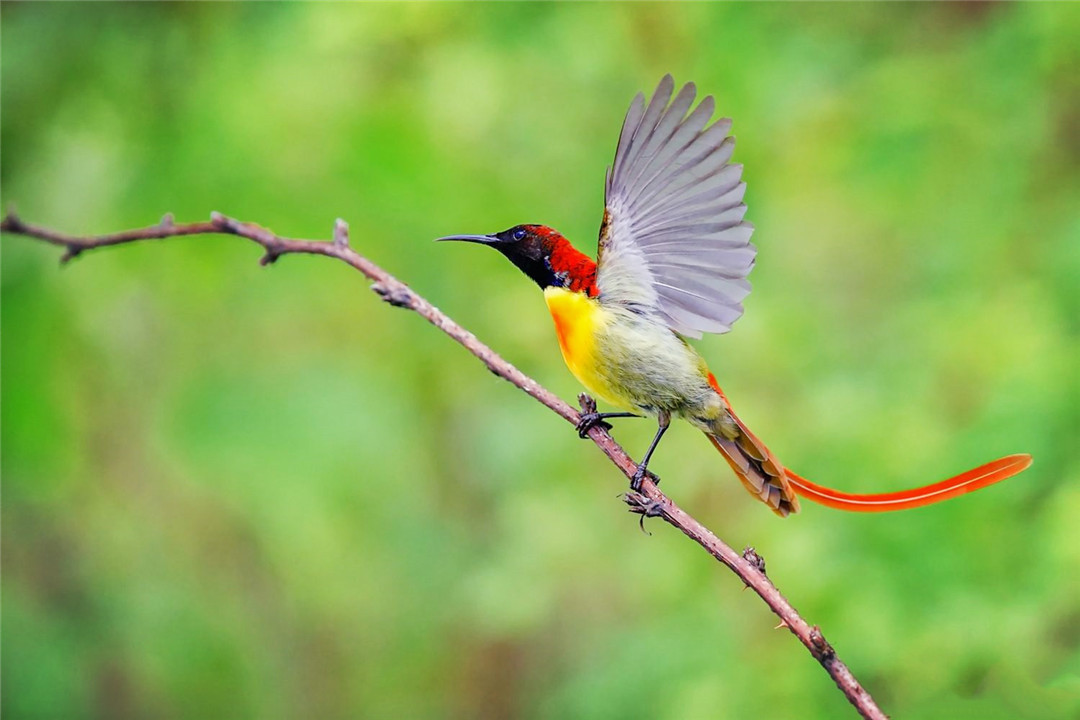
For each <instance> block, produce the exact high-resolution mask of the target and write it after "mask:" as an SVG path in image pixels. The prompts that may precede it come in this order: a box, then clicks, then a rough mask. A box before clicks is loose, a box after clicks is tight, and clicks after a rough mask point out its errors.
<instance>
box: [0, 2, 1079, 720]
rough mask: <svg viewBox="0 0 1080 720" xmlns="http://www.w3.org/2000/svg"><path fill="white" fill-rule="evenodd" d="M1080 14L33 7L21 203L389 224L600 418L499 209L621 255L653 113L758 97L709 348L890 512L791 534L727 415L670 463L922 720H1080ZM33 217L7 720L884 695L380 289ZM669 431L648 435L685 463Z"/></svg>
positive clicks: (512, 218)
mask: <svg viewBox="0 0 1080 720" xmlns="http://www.w3.org/2000/svg"><path fill="white" fill-rule="evenodd" d="M1078 37H1080V6H1077V5H1068V4H1065V5H1053V4H1020V5H1013V4H1006V5H990V4H975V3H971V4H957V5H947V4H934V5H907V4H888V5H872V4H851V5H818V4H809V5H786V4H764V5H706V4H695V5H650V4H635V5H597V4H585V5H569V4H554V5H531V4H510V5H480V4H477V5H459V4H449V3H444V4H437V5H427V4H407V5H377V4H374V5H366V4H365V5H351V4H350V5H341V4H246V3H245V4H203V3H183V4H115V5H100V4H93V5H82V4H66V3H58V4H11V3H4V5H3V8H2V70H3V77H2V103H0V120H2V138H0V139H2V149H3V165H2V169H0V180H2V183H3V198H2V201H3V202H4V203H5V204H7V203H16V204H17V206H18V209H19V211H20V213H21V214H22V215H23V217H24V218H26V219H27V220H30V221H34V222H40V223H44V224H48V225H51V226H53V227H57V228H61V229H66V230H68V231H71V232H105V231H111V230H118V229H123V228H128V227H135V226H141V225H146V224H149V223H152V222H154V221H156V220H157V218H159V217H160V216H161V215H162V214H163V213H164V212H166V211H171V212H174V213H175V214H176V217H177V219H178V220H194V219H202V218H205V217H206V216H207V215H208V213H209V212H210V211H211V210H220V211H222V212H226V213H229V214H231V215H234V216H236V217H239V218H242V219H246V220H251V221H255V222H258V223H260V224H264V225H267V226H269V227H272V228H273V229H275V230H276V231H278V232H281V233H283V234H288V235H293V236H298V237H328V236H329V234H330V231H331V227H332V223H333V220H334V218H335V217H338V216H340V217H344V218H346V219H347V220H348V221H349V222H350V223H351V227H352V237H353V243H354V245H355V246H356V247H357V248H358V249H359V250H360V251H361V252H363V253H365V254H367V255H369V256H370V257H371V258H372V259H374V260H375V261H376V262H378V263H380V264H382V265H383V266H384V267H386V268H387V269H389V270H390V271H392V272H394V273H397V274H398V275H399V276H400V277H402V278H403V279H405V280H406V281H408V282H409V283H410V284H411V285H412V286H413V287H414V288H416V289H417V290H418V291H420V292H421V293H423V294H424V295H425V296H426V297H428V298H430V299H431V300H432V301H433V302H435V303H436V304H438V305H439V306H440V307H442V308H443V309H445V310H447V311H448V312H449V313H450V314H451V315H452V316H454V317H455V318H456V319H457V320H459V321H461V322H463V323H464V324H465V325H466V326H467V327H469V328H470V329H472V330H473V331H475V332H476V334H477V335H478V336H480V337H481V338H482V339H484V340H486V341H488V342H490V343H491V344H492V345H493V346H494V347H495V348H496V349H497V350H499V351H500V352H501V353H503V354H504V355H505V356H506V357H507V358H509V359H510V360H511V361H513V362H514V363H516V364H517V365H518V366H519V367H521V368H522V369H523V370H525V371H526V372H528V373H531V374H532V375H533V376H534V377H536V378H537V379H538V380H540V381H541V382H543V383H544V384H546V385H548V386H549V387H551V388H553V389H555V390H556V391H558V392H559V393H560V394H562V395H563V396H564V397H567V398H570V397H572V396H573V395H574V394H575V393H576V392H577V390H578V388H577V387H576V385H575V383H574V381H573V379H572V378H571V377H570V375H569V373H568V372H567V371H566V370H565V369H564V368H563V367H562V364H561V359H560V358H559V354H558V350H557V347H556V344H555V341H554V337H553V333H552V329H551V327H550V320H549V319H548V317H547V315H546V310H545V308H544V306H543V303H542V302H541V298H540V296H539V294H538V292H537V290H536V288H535V287H534V286H533V285H531V283H529V282H528V281H527V280H526V279H524V278H522V277H520V276H519V275H518V273H517V272H516V270H514V268H512V267H511V266H509V265H508V264H507V263H506V262H505V261H504V260H503V259H502V258H500V257H498V256H497V255H496V254H495V253H491V252H488V251H484V250H482V249H480V248H475V247H470V246H452V247H451V246H445V247H443V246H436V245H432V244H431V242H430V239H431V238H433V237H436V236H439V235H443V234H448V233H452V232H490V231H494V230H499V229H502V228H505V227H508V226H510V225H513V224H515V223H518V222H544V223H547V224H551V225H553V226H555V227H558V228H560V229H561V230H563V231H564V232H565V233H566V234H567V235H568V236H570V237H571V238H573V239H575V241H576V242H577V243H578V244H579V246H581V247H582V248H584V249H587V250H590V251H591V250H592V248H593V244H594V238H595V233H596V228H597V226H598V222H599V217H600V210H601V205H602V179H603V174H604V168H605V166H606V164H607V162H609V159H610V158H611V155H612V152H613V149H614V145H615V140H616V136H617V132H618V128H619V124H620V122H621V120H622V116H623V113H624V111H625V108H626V106H627V104H628V102H629V100H630V98H631V97H632V95H633V94H634V93H635V92H636V91H638V90H642V89H644V90H651V88H652V87H653V86H654V84H655V83H656V81H657V80H658V79H659V77H660V76H661V75H662V74H663V73H665V72H672V73H673V74H674V75H675V77H676V79H677V80H679V81H685V80H690V79H692V80H694V81H696V82H697V83H698V85H699V86H700V87H701V89H702V90H703V91H705V92H711V93H714V94H716V96H717V99H718V106H719V107H720V108H721V110H722V112H723V113H724V114H726V115H730V116H732V117H734V118H735V131H736V133H737V134H738V136H739V146H738V148H737V150H736V158H737V159H738V160H739V161H740V162H743V163H745V165H746V173H745V174H746V178H747V180H748V182H749V188H750V189H749V193H748V203H749V205H750V215H749V217H750V219H752V220H753V221H754V222H755V224H756V225H757V227H758V230H757V234H756V235H755V241H756V242H757V244H758V246H759V248H760V256H759V263H758V267H757V269H756V270H755V272H754V274H753V280H754V283H755V292H754V294H753V295H751V296H750V298H749V301H748V312H747V315H746V317H745V318H744V319H743V320H742V321H740V322H739V324H738V325H737V327H736V330H735V332H734V333H732V334H731V335H730V336H726V337H722V338H715V337H714V338H709V339H706V340H704V341H702V342H701V343H700V344H699V346H700V347H701V348H702V351H703V352H704V353H705V355H706V356H707V357H709V358H710V360H711V362H712V364H713V369H714V370H715V371H716V373H717V375H718V376H719V377H720V378H721V382H722V383H723V384H724V386H725V389H726V390H727V391H728V394H729V396H730V397H731V398H732V400H733V402H734V403H735V405H736V407H738V408H740V410H741V414H742V415H743V416H744V419H746V420H747V422H748V423H749V424H750V425H751V426H752V427H753V428H754V429H755V430H756V431H757V432H758V433H759V434H760V435H761V437H763V438H764V439H765V440H766V441H767V442H769V444H770V445H771V446H772V448H773V449H774V450H775V451H776V453H777V454H778V455H779V456H780V457H781V458H782V459H783V460H784V461H785V462H786V463H787V464H789V465H791V466H792V467H794V468H795V469H797V470H798V471H799V472H804V473H806V474H807V475H809V476H810V477H811V478H813V479H817V480H818V481H820V482H825V483H827V484H830V485H834V486H839V487H842V488H847V489H852V490H857V491H864V492H866V491H881V490H886V489H892V488H900V487H904V486H907V485H911V484H913V483H916V482H929V481H932V480H935V479H938V478H940V477H944V476H945V475H946V474H950V473H953V472H958V471H961V470H964V469H966V468H968V467H970V466H972V465H974V464H977V463H979V462H982V461H985V460H989V459H991V458H992V457H995V456H998V455H1002V454H1006V453H1011V452H1020V451H1028V452H1031V453H1032V454H1034V455H1035V458H1036V461H1035V465H1034V466H1033V467H1032V469H1031V470H1029V471H1028V472H1026V473H1025V474H1023V475H1022V476H1021V477H1019V478H1017V479H1015V480H1012V481H1010V482H1008V483H1006V484H1004V485H1001V486H996V487H994V488H992V489H989V490H986V491H983V492H980V493H978V494H977V495H972V496H968V497H965V498H963V499H961V500H958V501H953V502H949V503H946V504H944V505H941V506H937V507H931V508H925V509H921V510H917V511H912V512H908V513H901V514H897V515H891V516H890V515H883V516H852V515H845V514H841V513H837V512H834V511H830V510H828V509H824V508H820V507H816V506H809V507H806V508H805V511H804V512H803V513H802V514H801V515H798V516H795V517H792V518H790V519H788V520H786V521H781V520H779V519H777V518H776V517H774V516H773V515H772V513H770V512H768V511H767V510H766V509H765V508H764V507H762V506H761V505H760V504H758V503H757V502H755V501H754V500H753V499H751V498H750V497H748V496H747V495H746V493H745V492H744V491H743V489H742V488H741V487H740V485H739V483H737V482H735V480H734V478H733V477H732V476H731V474H730V472H729V470H728V469H727V467H726V465H725V463H724V462H723V461H722V460H721V459H720V458H719V457H717V456H716V455H715V453H714V452H713V451H712V450H711V449H710V448H709V446H708V443H706V442H705V441H704V440H703V439H701V438H700V437H698V436H697V434H696V433H694V432H692V431H691V430H689V429H688V428H686V427H681V428H679V429H678V430H675V431H673V432H672V433H671V434H670V435H669V436H668V440H667V441H666V443H665V447H664V448H662V449H661V451H660V453H659V455H658V457H657V460H656V463H655V466H654V467H655V469H656V470H657V472H658V473H659V474H660V475H662V476H663V477H665V478H666V484H665V487H666V488H667V490H668V492H670V493H671V494H672V495H673V496H674V497H675V498H677V499H678V500H679V501H680V502H681V503H682V504H683V505H684V507H686V508H687V509H688V510H689V511H691V512H693V513H694V514H695V515H697V516H698V517H699V518H701V519H702V520H703V521H705V522H706V523H707V524H708V525H710V526H711V527H713V528H715V529H716V530H717V531H718V532H719V533H720V534H721V535H723V536H724V537H725V538H727V540H728V541H730V542H731V543H733V544H736V545H737V546H740V547H741V546H742V545H743V544H751V543H752V544H753V545H754V546H755V547H756V548H757V549H758V550H759V551H760V552H761V553H762V555H763V556H764V557H765V558H766V559H767V561H768V567H769V572H770V574H771V576H772V577H773V578H774V579H775V580H776V581H777V583H778V584H779V585H780V587H781V588H782V589H783V590H784V591H785V592H786V593H787V595H788V596H789V597H790V598H791V600H792V601H793V602H794V603H795V605H796V606H797V607H799V609H800V610H801V611H802V612H803V613H805V615H806V617H807V618H809V619H810V620H811V621H813V622H817V623H820V624H821V625H822V626H823V627H824V628H825V630H826V633H827V635H828V637H829V638H830V639H831V640H832V641H833V643H834V644H835V646H836V647H837V649H838V650H839V652H840V653H841V654H842V656H843V657H844V659H845V660H846V661H847V662H848V663H849V664H850V665H851V667H852V668H853V669H854V670H855V672H856V673H857V674H858V675H859V677H860V679H862V680H863V681H864V682H865V683H866V685H867V686H868V687H869V688H870V690H871V691H872V692H873V693H874V694H875V695H876V697H877V698H878V699H879V701H880V702H881V703H882V704H883V706H884V707H885V708H886V709H887V710H888V711H889V712H890V713H893V714H895V716H896V717H903V718H942V719H945V718H948V719H950V720H953V719H956V718H979V719H980V720H992V719H994V718H1009V719H1015V718H1064V717H1077V716H1078V713H1080V650H1078V646H1080V521H1078V518H1080V485H1078V481H1080V453H1078V447H1080V443H1078V441H1077V431H1078V430H1080V369H1078V350H1080V347H1078V336H1080V321H1078V319H1077V318H1078V317H1080V213H1078V207H1080V206H1078V202H1077V201H1078V197H1080V184H1078V178H1080V171H1078V165H1080V132H1078V127H1080V81H1078V78H1080V52H1078V50H1077V48H1078V44H1077V38H1078ZM58 255H59V253H58V251H57V250H56V249H55V248H51V247H47V246H45V245H44V244H39V243H34V242H30V241H27V240H25V239H21V238H16V237H5V238H4V241H3V273H2V282H3V285H2V288H3V296H2V303H3V304H2V328H3V358H2V360H3V365H2V367H3V378H2V382H3V395H2V412H3V434H2V441H3V467H2V472H3V501H4V502H3V511H2V521H3V580H4V582H3V685H4V693H3V713H4V717H5V718H89V717H106V718H127V717H155V718H226V717H227V718H245V717H258V718H285V717H325V718H331V717H370V718H389V717H419V718H424V717H430V718H443V717H456V718H466V717H525V718H585V717H588V718H631V717H649V718H698V717H713V718H717V717H719V718H748V717H765V718H790V717H799V718H836V717H849V716H851V710H850V708H849V707H848V706H847V703H846V701H845V700H844V698H843V696H842V695H840V693H838V692H837V691H836V689H835V688H834V687H833V686H832V684H831V682H830V681H829V679H828V677H827V676H826V675H825V674H824V673H823V672H822V671H821V669H820V668H819V667H818V666H817V664H816V663H814V662H813V661H812V660H811V659H810V658H809V657H808V655H807V654H806V652H805V650H804V649H803V648H802V647H800V646H799V645H798V643H796V642H795V641H794V640H792V638H791V637H790V636H789V635H788V634H787V633H786V632H779V631H778V632H774V631H773V630H772V629H771V628H772V626H773V625H774V624H775V622H774V618H772V617H771V616H770V615H769V614H768V612H767V611H766V610H765V608H764V606H763V605H762V604H761V603H760V602H759V601H758V600H757V599H756V598H754V597H753V596H751V595H750V594H749V593H744V592H741V589H740V586H739V584H738V582H737V581H736V580H734V579H733V578H732V577H731V576H730V574H729V573H727V572H725V571H723V570H721V569H719V568H718V567H717V566H716V564H715V563H714V562H712V561H711V560H710V559H709V558H708V557H707V556H706V555H705V554H704V553H702V552H701V551H700V550H699V549H697V548H695V547H693V546H691V545H690V544H689V543H688V542H687V541H686V540H685V538H683V537H680V536H678V534H677V533H674V532H672V531H670V530H669V529H668V528H666V527H663V526H661V525H660V524H658V523H651V524H649V525H648V527H651V528H652V530H653V531H654V533H655V534H654V535H653V536H652V537H648V536H646V535H643V534H642V533H641V532H640V531H639V530H638V528H637V520H636V518H634V517H632V516H629V515H628V514H626V513H625V511H624V508H623V507H622V505H621V503H619V502H618V501H617V500H616V499H615V493H616V492H617V491H618V489H619V488H620V487H621V486H622V480H621V478H620V477H619V476H618V475H617V473H616V472H615V471H614V470H613V469H612V468H611V467H610V466H609V464H608V463H607V462H606V460H604V459H603V458H602V456H600V454H599V453H597V452H596V451H595V450H594V449H593V448H592V447H590V446H589V445H588V444H587V443H582V442H579V441H578V440H577V439H576V438H575V437H574V434H573V431H572V429H571V428H570V427H568V426H567V425H566V423H564V422H562V421H560V420H558V419H556V418H555V417H554V416H553V415H552V414H551V413H549V412H547V411H546V410H544V409H543V408H541V407H539V406H538V405H536V404H535V403H534V402H533V401H532V400H530V399H529V398H528V397H526V396H525V395H523V394H522V393H521V392H519V391H517V390H515V389H514V388H512V387H511V386H509V385H508V384H506V383H504V382H502V381H499V380H496V379H494V378H493V377H492V376H491V375H490V374H489V373H488V372H486V371H485V370H484V369H483V368H482V367H481V366H480V365H479V364H478V363H477V362H476V361H475V359H473V358H472V357H470V356H468V355H467V354H466V353H464V352H463V351H462V350H460V349H459V348H458V347H457V346H455V345H454V344H453V343H452V342H451V341H449V340H448V339H447V338H446V337H444V336H442V335H441V334H440V333H438V332H436V331H434V330H433V329H432V328H430V327H428V326H427V325H426V324H425V323H424V322H423V321H421V320H419V319H418V318H416V317H414V316H411V315H409V314H406V313H402V312H397V311H394V310H392V309H390V308H388V307H387V306H386V305H384V304H383V303H381V302H378V301H377V299H376V298H375V297H373V296H372V295H371V294H370V292H369V291H368V289H367V286H366V283H365V282H364V281H363V280H362V279H361V278H360V276H359V275H357V274H356V273H355V272H352V271H351V270H349V269H348V268H345V267H344V266H342V265H339V264H337V263H334V262H329V261H327V260H325V259H322V258H299V257H290V258H285V259H284V260H282V261H281V262H279V263H278V264H277V265H275V266H272V267H270V268H268V269H262V268H260V267H259V266H258V264H257V263H256V262H255V261H256V259H257V258H258V256H259V252H258V248H256V247H254V246H251V245H249V244H246V243H244V242H242V241H239V240H235V239H229V238H198V239H195V238H193V239H185V240H172V241H169V242H165V243H147V244H145V245H142V246H133V247H128V248H124V249H118V250H107V251H102V252H100V253H95V254H91V255H89V256H85V257H81V258H79V259H78V260H77V261H76V262H74V263H72V264H71V266H69V267H66V268H64V269H63V270H58V269H57V267H56V263H57V257H58ZM651 433H652V428H651V425H650V423H645V422H638V423H635V422H633V421H628V422H623V423H621V424H620V425H618V427H617V430H616V435H617V437H618V438H619V439H620V440H621V441H623V442H624V443H625V444H626V445H627V447H628V448H630V449H631V450H634V451H636V452H638V453H640V451H641V450H642V449H643V448H644V447H645V444H646V442H647V441H648V438H649V437H650V436H651Z"/></svg>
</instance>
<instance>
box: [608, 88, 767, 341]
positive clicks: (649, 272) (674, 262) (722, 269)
mask: <svg viewBox="0 0 1080 720" xmlns="http://www.w3.org/2000/svg"><path fill="white" fill-rule="evenodd" d="M673 90H674V81H673V80H672V78H671V76H670V75H665V76H664V78H663V80H661V81H660V85H659V86H658V87H657V88H656V92H655V93H653V96H652V99H651V100H650V101H649V103H648V105H646V104H645V97H644V95H642V94H641V93H638V95H637V96H636V97H635V98H634V101H633V103H632V104H631V105H630V110H629V111H628V112H627V114H626V120H625V121H624V122H623V127H622V132H621V133H620V135H619V145H618V148H617V149H616V151H615V162H614V164H613V165H612V167H611V168H609V169H608V174H607V185H606V191H605V209H604V222H603V224H602V225H601V228H600V248H599V251H598V268H597V286H598V288H599V290H600V294H601V296H602V297H603V298H605V299H607V300H611V301H614V302H619V303H624V304H628V305H635V306H639V307H640V306H645V307H647V308H651V309H653V310H655V311H657V312H658V313H659V314H660V315H661V316H662V318H663V319H664V320H665V321H666V322H667V324H668V325H669V326H670V327H671V329H672V330H674V331H676V332H678V333H680V334H682V335H686V336H689V337H701V333H703V332H709V333H724V332H727V331H728V330H730V329H731V325H732V324H733V323H734V322H735V321H736V320H738V319H739V317H740V316H741V315H742V313H743V307H742V300H743V298H744V297H746V295H747V294H748V293H749V292H750V282H749V281H748V280H747V279H746V276H747V275H748V274H749V273H750V269H751V268H752V267H753V266H754V256H755V254H756V253H757V250H756V249H755V248H754V246H753V245H752V244H751V243H750V235H751V233H752V232H753V230H754V226H753V225H751V224H750V223H748V222H745V221H743V215H745V214H746V205H744V204H743V202H742V200H743V195H744V193H745V192H746V183H744V182H742V181H741V177H742V166H741V165H733V164H731V163H729V162H728V161H729V160H730V159H731V153H732V150H733V149H734V147H735V138H733V137H729V136H728V131H730V130H731V120H729V119H726V118H723V119H720V120H717V121H716V122H715V123H713V124H712V125H709V120H710V119H711V118H712V114H713V108H714V102H713V98H712V96H711V95H710V96H707V97H705V98H704V99H703V100H702V101H701V102H700V103H699V104H698V106H697V107H696V108H694V110H693V111H692V112H691V111H690V108H691V106H692V105H693V103H694V96H695V94H696V89H695V87H694V85H693V83H688V84H687V85H685V86H683V88H682V90H680V91H679V93H678V95H676V96H675V98H674V100H672V99H671V96H672V92H673ZM669 103H670V104H669Z"/></svg>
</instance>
